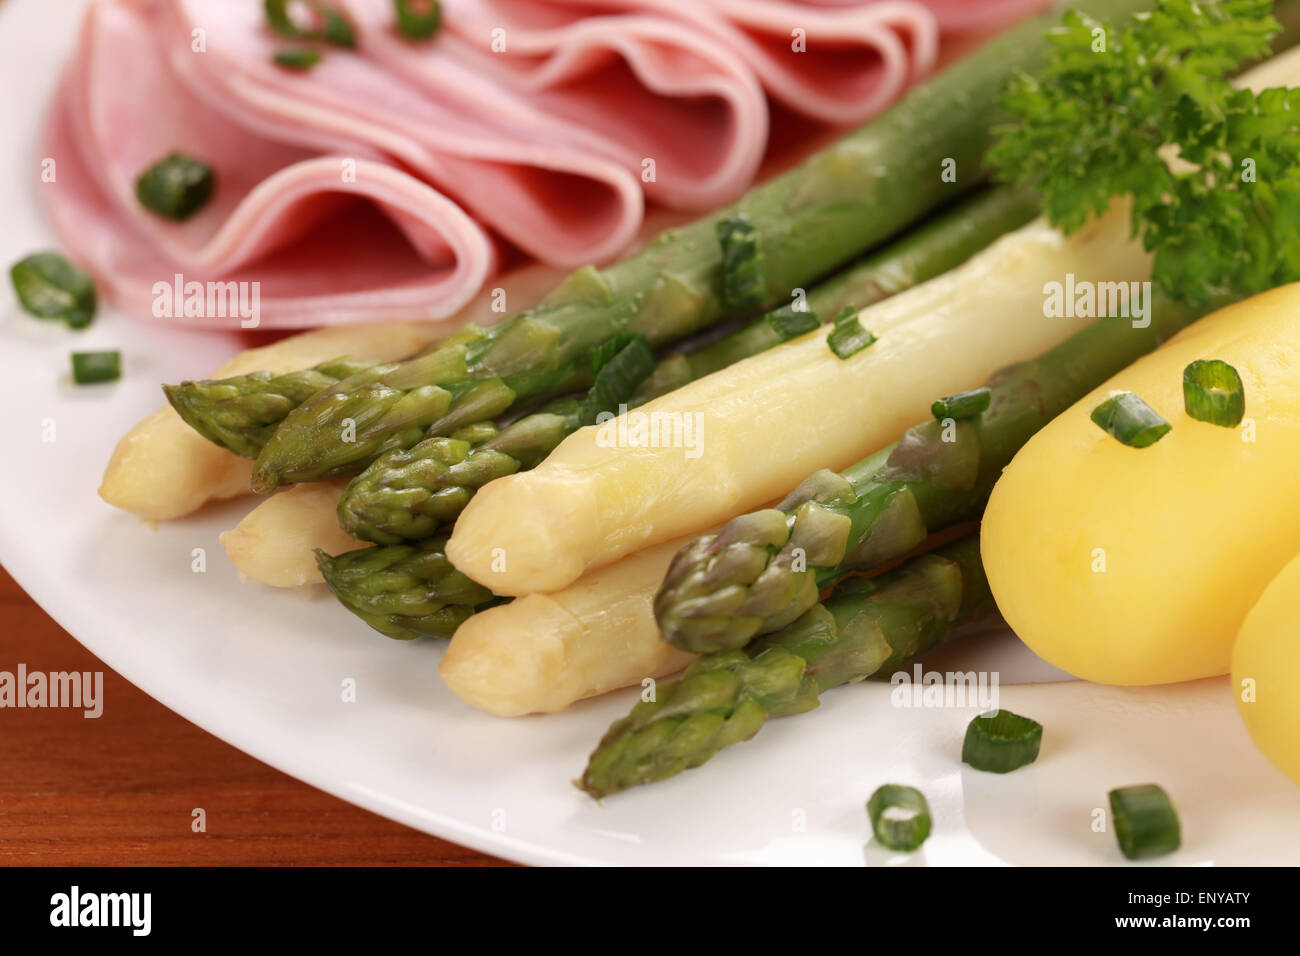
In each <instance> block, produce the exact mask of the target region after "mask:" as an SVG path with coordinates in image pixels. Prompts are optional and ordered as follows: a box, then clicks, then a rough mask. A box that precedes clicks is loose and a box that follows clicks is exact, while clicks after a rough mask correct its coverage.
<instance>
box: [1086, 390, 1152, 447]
mask: <svg viewBox="0 0 1300 956" xmlns="http://www.w3.org/2000/svg"><path fill="white" fill-rule="evenodd" d="M1089 417H1090V418H1091V419H1092V420H1093V422H1094V423H1096V425H1097V426H1098V427H1099V428H1100V429H1101V430H1102V431H1104V432H1106V434H1108V435H1110V436H1112V437H1113V438H1115V439H1116V440H1117V441H1119V442H1121V443H1122V444H1125V445H1128V446H1129V447H1130V448H1146V447H1147V446H1149V445H1154V444H1155V443H1156V442H1158V441H1159V440H1160V439H1161V438H1164V437H1165V435H1166V434H1167V433H1168V432H1169V429H1170V428H1171V427H1172V426H1171V425H1170V424H1169V423H1168V422H1167V421H1165V420H1164V419H1163V418H1161V417H1160V415H1159V414H1158V413H1157V412H1156V410H1155V409H1154V408H1152V407H1151V406H1150V405H1148V404H1147V403H1146V402H1144V401H1142V399H1140V398H1138V397H1137V396H1136V395H1134V394H1133V393H1132V392H1117V393H1116V394H1114V395H1112V396H1111V397H1110V398H1108V399H1106V400H1105V401H1104V402H1102V403H1101V404H1100V405H1098V406H1097V407H1096V408H1094V409H1093V410H1092V415H1091V416H1089Z"/></svg>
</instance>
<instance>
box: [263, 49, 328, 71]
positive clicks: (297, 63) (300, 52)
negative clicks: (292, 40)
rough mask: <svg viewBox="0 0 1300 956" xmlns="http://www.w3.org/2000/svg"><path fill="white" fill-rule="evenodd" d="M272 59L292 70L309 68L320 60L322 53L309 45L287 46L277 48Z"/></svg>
mask: <svg viewBox="0 0 1300 956" xmlns="http://www.w3.org/2000/svg"><path fill="white" fill-rule="evenodd" d="M272 59H274V60H275V62H276V63H277V64H278V65H280V66H285V67H288V68H289V69H291V70H307V69H311V67H313V66H315V65H316V64H317V63H319V62H320V54H319V53H317V52H316V51H315V50H313V49H312V48H311V47H307V46H287V47H284V48H282V49H279V50H276V51H275V56H274V57H273V58H272Z"/></svg>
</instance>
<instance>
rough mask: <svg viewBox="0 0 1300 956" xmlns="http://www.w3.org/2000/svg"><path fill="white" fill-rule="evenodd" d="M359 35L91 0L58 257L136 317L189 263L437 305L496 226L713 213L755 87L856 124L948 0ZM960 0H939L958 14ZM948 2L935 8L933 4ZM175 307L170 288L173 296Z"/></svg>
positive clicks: (488, 264)
mask: <svg viewBox="0 0 1300 956" xmlns="http://www.w3.org/2000/svg"><path fill="white" fill-rule="evenodd" d="M334 2H335V3H336V5H338V6H339V7H341V8H342V9H343V10H344V11H345V12H346V14H347V15H348V17H349V18H350V19H351V20H352V22H353V23H354V25H355V27H356V30H357V36H358V46H357V49H356V50H355V51H345V50H340V49H335V48H324V49H323V53H322V56H321V59H320V62H319V63H317V64H316V65H315V66H314V67H312V68H311V69H308V70H304V71H295V70H289V69H285V68H283V67H280V66H276V65H274V63H273V62H272V57H273V55H274V53H275V52H276V51H277V50H278V49H280V48H281V47H282V46H284V43H285V41H284V40H283V39H282V38H279V37H277V36H275V35H274V34H273V33H272V32H271V31H270V30H269V28H268V27H267V25H266V23H265V16H264V13H263V9H262V7H263V4H262V3H261V0H95V2H94V3H93V4H92V6H91V7H90V9H89V12H88V14H87V16H86V18H85V21H84V23H83V25H82V32H81V36H80V42H79V46H78V50H77V52H76V54H75V55H74V56H73V58H72V59H71V60H70V61H69V63H68V65H67V67H66V70H65V74H64V78H63V82H62V84H61V86H60V92H59V95H58V97H57V98H56V102H55V103H54V105H53V108H52V110H51V118H50V124H49V131H48V142H47V146H46V155H48V156H50V157H52V158H54V159H55V160H56V162H57V164H58V167H57V168H58V181H57V184H56V186H55V188H51V189H47V190H43V191H42V192H43V195H44V197H45V200H46V203H47V208H48V212H49V217H50V219H51V221H52V222H53V224H54V226H55V228H56V230H57V232H58V234H59V236H60V239H61V240H62V242H63V243H64V245H65V246H66V248H67V250H68V252H69V253H70V254H71V255H72V257H73V258H75V259H77V260H78V261H80V262H82V263H83V264H84V265H86V266H87V267H88V268H89V269H91V270H92V271H93V272H94V273H95V274H96V276H97V278H98V280H99V282H100V284H101V288H102V289H103V291H104V292H105V293H106V294H107V295H108V296H109V297H111V298H113V299H115V300H117V301H118V302H119V303H120V304H121V305H122V306H123V307H125V308H126V309H127V310H128V311H129V312H131V313H132V314H135V315H139V316H141V317H145V318H149V317H153V318H156V319H159V320H163V321H184V322H186V323H191V324H193V323H198V324H205V323H206V324H210V325H216V326H223V327H231V326H236V325H238V324H239V317H235V316H228V315H190V316H175V315H171V314H168V311H169V310H168V309H167V308H165V307H164V308H160V307H159V301H160V294H161V293H160V292H159V291H158V290H160V289H162V288H163V287H172V286H174V284H175V277H176V276H178V275H180V276H182V278H183V281H185V282H198V283H201V284H206V283H211V282H223V283H229V282H248V283H257V284H258V287H259V289H260V297H259V298H260V315H259V320H260V324H261V325H262V326H264V327H277V326H278V327H285V328H291V327H302V326H309V325H320V324H326V323H331V322H343V321H359V320H369V319H373V320H409V319H419V318H425V319H438V318H443V317H448V316H452V315H453V314H454V313H455V312H456V311H457V310H458V309H459V308H460V307H461V306H462V305H464V303H465V302H467V301H468V300H469V299H471V298H472V297H473V296H474V295H475V294H476V293H477V292H478V291H479V290H480V288H482V287H483V286H484V284H485V283H487V282H488V280H489V279H490V278H491V277H492V276H493V275H494V273H495V272H496V270H497V269H498V268H499V261H500V258H501V253H502V251H504V250H505V249H506V248H507V247H513V248H516V249H518V250H521V251H522V252H523V253H524V254H526V255H527V256H530V257H532V258H536V259H538V260H540V261H542V262H545V263H547V264H549V265H553V266H558V267H564V268H568V267H571V266H576V265H580V264H584V263H587V262H592V261H595V262H600V261H606V260H608V259H611V258H613V257H614V256H616V255H617V254H618V253H619V252H620V251H622V250H623V249H625V248H626V247H627V246H628V244H629V243H630V242H631V241H632V240H633V238H634V237H635V236H636V235H637V232H638V229H639V227H640V225H641V223H642V221H643V217H644V204H645V200H646V198H649V199H651V200H653V201H656V202H659V203H661V204H663V205H665V206H668V207H670V208H673V209H677V210H692V211H698V210H704V209H709V208H714V207H716V206H719V205H721V204H723V203H725V202H727V201H729V200H731V199H733V198H735V197H736V196H738V195H739V194H740V193H741V192H742V191H743V190H744V189H745V188H747V186H748V185H749V184H750V183H751V181H752V180H753V178H754V176H755V174H756V172H757V171H758V169H759V168H760V165H761V164H762V163H763V161H764V157H765V155H768V154H769V153H770V152H771V150H770V149H769V142H768V141H769V133H770V126H771V119H770V110H769V103H770V102H777V103H780V104H782V110H784V111H794V112H795V113H798V114H799V115H801V116H803V117H806V118H808V119H810V120H812V121H815V122H816V123H821V124H838V125H843V124H850V123H858V122H862V121H864V120H865V119H867V118H869V117H870V116H871V115H873V114H875V113H877V112H879V111H880V110H881V109H883V108H884V107H885V106H886V105H887V104H888V103H889V102H890V101H892V100H893V99H894V98H896V97H897V96H898V95H899V94H900V93H901V92H902V90H903V89H904V88H905V87H906V85H907V84H908V83H910V82H912V81H913V80H915V79H917V78H918V77H920V76H922V75H924V74H925V73H926V72H927V71H929V70H930V69H931V68H932V67H933V65H934V63H935V62H936V57H937V55H938V38H939V36H940V31H941V29H942V28H944V23H943V22H942V21H943V20H944V19H945V18H948V19H951V20H952V22H954V23H958V22H959V23H960V24H961V26H960V29H979V25H980V23H981V22H990V21H991V20H994V19H998V18H1001V19H999V21H998V22H1002V20H1005V19H1010V18H1012V17H1013V16H1014V15H1016V13H1017V11H1020V12H1023V11H1024V10H1025V9H1026V8H1028V7H1031V6H1034V5H1036V4H1033V3H1032V2H1030V0H996V2H992V3H989V4H984V5H982V6H987V7H996V8H997V11H995V13H994V14H990V15H989V16H988V17H986V18H981V17H972V16H970V15H968V14H966V13H963V12H962V11H963V10H964V9H965V7H967V6H970V5H966V4H961V3H956V2H955V0H948V2H947V3H945V0H925V2H903V0H888V2H870V0H856V2H849V0H689V2H688V0H443V11H444V16H443V23H444V26H443V29H442V31H441V32H440V33H439V35H438V36H437V37H436V38H434V40H433V41H431V42H427V43H413V42H410V41H408V40H406V39H404V38H402V37H400V36H399V35H398V34H397V33H396V31H395V30H394V27H393V12H392V4H391V0H334ZM949 7H951V9H948V8H949ZM936 14H938V16H936ZM172 151H179V152H182V153H185V154H187V155H191V156H194V157H195V158H198V159H201V160H203V161H204V162H206V163H208V164H209V165H211V166H212V167H213V169H214V171H215V173H216V176H217V183H218V186H217V189H216V191H215V193H214V195H213V198H212V200H211V201H210V202H209V203H208V204H207V205H206V206H205V207H203V208H202V209H201V210H200V211H199V212H198V213H197V214H195V215H194V216H192V217H191V218H190V219H188V220H186V221H185V222H182V223H174V222H171V221H169V220H166V219H162V218H160V217H158V216H156V215H154V214H153V213H151V212H149V211H147V210H145V209H143V208H141V207H140V205H139V204H138V202H137V201H136V199H135V196H134V183H135V180H136V178H137V177H138V176H139V174H140V173H141V172H142V171H143V170H144V169H146V168H147V167H148V166H150V165H151V164H152V163H154V162H156V161H157V160H158V159H160V158H162V157H163V156H164V155H166V154H167V153H169V152H172ZM174 305H175V303H173V306H174Z"/></svg>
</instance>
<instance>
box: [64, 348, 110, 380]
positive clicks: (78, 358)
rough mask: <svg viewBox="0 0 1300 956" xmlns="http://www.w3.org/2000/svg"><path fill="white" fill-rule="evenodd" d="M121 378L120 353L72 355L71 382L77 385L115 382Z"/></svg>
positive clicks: (77, 353)
mask: <svg viewBox="0 0 1300 956" xmlns="http://www.w3.org/2000/svg"><path fill="white" fill-rule="evenodd" d="M121 377H122V353H121V352H73V353H72V380H73V381H74V382H76V383H77V384H78V385H96V384H98V383H100V382H115V381H117V380H118V379H119V378H121Z"/></svg>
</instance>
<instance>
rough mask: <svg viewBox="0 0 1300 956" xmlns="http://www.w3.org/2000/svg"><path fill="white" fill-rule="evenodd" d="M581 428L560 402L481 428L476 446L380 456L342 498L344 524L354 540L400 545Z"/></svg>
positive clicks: (568, 401) (447, 445)
mask: <svg viewBox="0 0 1300 956" xmlns="http://www.w3.org/2000/svg"><path fill="white" fill-rule="evenodd" d="M580 424H581V403H580V402H578V400H577V399H573V398H564V399H557V400H556V401H554V402H551V403H550V404H548V405H547V406H546V407H545V408H544V409H543V410H541V411H539V412H535V413H533V414H532V415H528V416H526V417H524V418H521V419H520V420H519V421H517V422H515V423H514V424H512V425H509V426H507V427H506V428H503V429H501V430H499V431H498V430H497V429H496V428H495V426H491V425H489V423H484V431H485V434H484V436H483V439H482V440H481V441H479V442H477V443H475V442H471V441H467V440H465V439H464V437H463V436H460V435H459V433H458V434H457V435H456V436H452V437H450V438H445V437H441V436H435V437H433V438H426V439H424V441H421V442H419V443H418V444H416V445H415V446H413V447H412V448H410V449H405V450H404V449H400V448H398V449H394V450H392V451H389V452H386V453H385V454H383V455H380V456H379V457H378V458H376V459H375V460H374V461H373V462H371V463H370V465H369V467H367V468H366V470H365V471H363V472H362V473H361V474H359V475H357V477H356V478H354V479H352V481H351V482H350V483H349V484H348V487H347V488H346V490H345V491H344V492H343V496H342V497H341V498H340V499H339V508H338V514H339V525H340V527H342V528H343V530H344V531H346V532H347V533H348V534H350V535H352V536H353V537H354V538H360V539H361V540H363V541H375V542H378V543H380V544H398V543H400V542H402V541H415V540H419V539H421V538H426V537H428V536H429V535H431V534H433V533H434V532H436V531H437V530H438V529H439V528H440V527H442V526H444V525H446V524H449V523H451V522H454V521H455V520H456V517H457V516H458V515H459V514H460V513H461V511H462V510H463V509H464V507H465V505H467V504H469V500H470V498H472V497H473V496H474V492H476V491H477V490H478V489H479V488H481V487H483V486H484V485H485V484H487V483H488V482H489V481H492V480H493V479H495V478H501V477H504V476H505V475H512V474H514V473H515V472H516V471H518V470H519V469H520V468H531V467H533V466H534V465H536V464H537V463H538V462H540V461H541V460H542V459H543V458H545V457H546V455H547V454H549V453H550V451H551V449H553V448H554V447H555V446H556V445H558V444H559V443H560V442H561V441H562V440H563V439H564V436H565V435H568V434H570V433H571V432H573V431H575V430H577V428H578V427H579V425H580Z"/></svg>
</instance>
